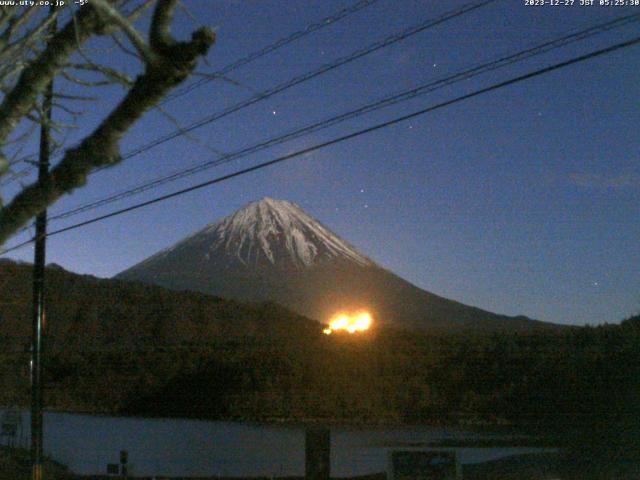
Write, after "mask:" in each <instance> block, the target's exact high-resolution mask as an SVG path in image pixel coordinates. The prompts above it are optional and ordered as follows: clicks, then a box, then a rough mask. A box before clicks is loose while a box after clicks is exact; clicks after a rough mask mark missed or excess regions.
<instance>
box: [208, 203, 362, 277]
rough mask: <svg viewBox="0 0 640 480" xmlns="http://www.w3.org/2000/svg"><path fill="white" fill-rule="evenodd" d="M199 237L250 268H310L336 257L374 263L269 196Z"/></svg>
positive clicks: (297, 210) (292, 206) (290, 205)
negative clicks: (269, 265)
mask: <svg viewBox="0 0 640 480" xmlns="http://www.w3.org/2000/svg"><path fill="white" fill-rule="evenodd" d="M200 235H202V236H203V237H205V238H207V241H208V243H209V245H210V249H211V251H212V252H214V251H219V250H220V249H223V250H224V253H225V254H226V255H231V256H234V257H235V258H237V259H238V260H239V261H240V262H241V263H243V264H245V265H247V266H251V265H262V264H264V263H265V262H269V263H271V264H273V265H278V264H289V265H295V266H310V265H313V264H317V263H318V262H322V261H327V260H332V259H336V258H342V259H345V260H349V261H352V262H356V263H358V264H360V265H369V264H371V263H372V262H371V260H369V259H368V258H366V257H365V256H363V255H362V254H360V253H359V252H358V251H356V250H355V249H354V248H353V247H352V246H351V245H349V244H348V243H347V242H345V241H344V240H342V239H340V238H339V237H338V236H336V235H335V234H334V233H332V232H331V231H330V230H329V229H328V228H326V227H324V226H323V225H321V224H320V223H319V222H318V221H317V220H315V219H313V218H311V217H310V216H309V215H307V214H306V213H305V212H304V211H303V210H302V209H300V207H298V206H297V205H295V204H294V203H291V202H287V201H284V200H275V199H273V198H269V197H265V198H263V199H262V200H260V201H257V202H251V203H249V204H248V205H247V206H245V207H244V208H242V209H240V210H238V211H237V212H235V213H233V214H232V215H229V216H228V217H225V218H223V219H222V220H221V221H220V222H218V223H215V224H213V225H210V226H208V227H206V228H205V229H204V230H203V231H202V233H201V234H200Z"/></svg>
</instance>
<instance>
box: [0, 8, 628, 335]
mask: <svg viewBox="0 0 640 480" xmlns="http://www.w3.org/2000/svg"><path fill="white" fill-rule="evenodd" d="M579 2H580V0H576V1H575V4H574V5H573V6H572V7H569V6H550V5H546V6H526V5H525V4H524V0H502V1H497V2H495V3H494V4H492V5H489V6H486V7H483V8H480V9H478V10H476V11H473V12H470V13H468V14H465V15H463V16H461V17H459V18H456V19H453V20H451V21H448V22H446V23H444V24H442V25H438V26H436V27H434V28H431V29H429V30H427V31H424V32H422V33H419V34H417V35H414V36H413V37H411V38H409V39H407V40H404V41H402V42H399V43H396V44H395V45H392V46H390V47H388V48H384V49H382V50H381V51H378V52H376V53H374V54H371V55H368V56H366V57H364V58H361V59H359V60H356V61H354V62H352V63H350V64H349V65H346V66H343V67H341V68H338V69H335V70H333V71H331V72H329V73H326V74H324V75H321V76H319V77H318V78H316V79H313V80H311V81H308V82H306V83H304V84H302V85H298V86H296V87H294V88H291V89H289V90H287V91H286V92H283V93H281V94H279V95H275V96H273V97H272V98H269V99H267V100H265V101H262V102H259V103H257V104H255V105H253V106H251V107H249V108H246V109H243V110H241V111H239V112H237V113H234V114H232V115H229V116H228V117H226V118H224V119H221V120H219V121H216V122H214V123H212V124H210V125H207V126H205V127H203V128H200V129H197V130H195V131H194V132H193V136H194V137H196V139H189V138H184V137H182V138H179V139H176V140H174V141H171V142H167V143H165V144H163V145H161V146H158V147H156V148H154V149H151V150H149V151H147V152H145V153H143V154H141V155H138V156H135V157H133V158H131V159H129V160H127V161H126V162H125V163H123V164H122V165H120V166H118V167H115V168H112V169H110V170H108V171H103V172H100V173H97V174H95V175H93V176H92V177H91V178H90V180H89V182H88V184H87V185H86V186H85V187H84V188H82V189H81V190H79V191H77V192H76V193H74V194H73V195H70V196H68V197H65V198H64V199H63V200H61V201H60V202H58V204H56V205H55V206H53V207H52V208H51V210H50V212H51V213H52V214H55V213H56V212H60V211H63V210H66V209H69V208H71V207H74V206H76V205H78V204H81V203H84V202H87V201H90V200H94V199H99V198H101V197H103V196H105V195H108V194H109V193H112V192H114V191H119V190H121V189H126V188H128V187H131V186H134V185H137V184H139V183H141V182H144V181H146V180H150V179H153V178H156V177H157V176H158V175H162V174H166V173H170V172H173V171H174V170H176V169H178V168H182V167H186V166H190V165H193V164H197V163H199V162H202V161H204V160H207V159H209V158H212V157H214V156H215V153H214V151H218V152H220V151H221V152H233V151H235V150H238V149H240V148H242V147H244V146H247V145H251V144H254V143H256V142H258V141H260V140H264V139H268V138H270V137H272V136H276V135H279V134H281V133H285V132H287V131H289V130H291V129H293V128H295V127H298V126H303V125H306V124H309V123H312V122H314V121H318V120H322V119H325V118H328V117H331V116H333V115H336V114H339V113H342V112H345V111H348V110H351V109H354V108H356V107H358V106H361V105H364V104H367V103H369V102H372V101H375V100H377V99H379V98H381V97H384V96H386V95H388V94H391V93H396V92H399V91H402V90H404V89H408V88H411V87H414V86H417V85H420V84H422V83H426V82H429V81H431V80H435V79H437V78H440V77H443V76H446V75H449V74H452V73H455V72H458V71H462V70H465V69H467V68H469V67H471V66H474V65H477V64H480V63H483V62H487V61H491V60H493V59H496V58H499V57H501V56H504V55H507V54H510V53H515V52H517V51H519V50H522V49H524V48H527V47H531V46H535V45H537V44H539V43H541V42H543V41H545V40H550V39H553V38H556V37H559V36H562V35H564V34H566V33H568V32H571V31H573V30H579V29H582V28H586V27H588V26H591V25H595V24H597V23H600V22H603V21H605V20H607V19H613V18H615V17H618V16H622V15H627V14H630V13H640V7H604V6H602V7H601V6H597V5H596V6H591V7H586V6H580V5H579ZM597 2H598V0H596V3H597ZM353 3H355V1H351V2H348V1H346V0H341V1H333V0H319V1H315V0H313V1H312V0H305V1H296V2H293V1H289V2H283V1H282V0H260V1H249V0H247V1H232V0H225V1H203V0H193V1H189V0H186V1H185V5H186V6H187V7H188V9H189V10H190V14H191V16H190V15H187V14H186V13H185V12H184V11H179V12H178V13H177V15H176V18H175V22H174V27H175V28H174V32H175V33H176V35H177V36H181V35H182V36H184V35H187V33H188V32H190V31H191V30H193V29H194V28H196V26H198V25H199V24H206V25H210V26H216V27H217V34H218V37H217V41H216V44H215V45H214V47H213V48H212V50H211V51H210V54H209V56H208V58H207V62H208V65H206V64H204V63H203V64H201V65H200V66H199V67H198V71H199V72H212V71H215V70H217V69H219V68H221V67H223V66H225V65H226V64H228V63H230V62H232V61H234V60H236V59H238V58H241V57H243V56H245V55H247V54H248V53H250V52H253V51H255V50H258V49H260V48H262V47H264V46H266V45H268V44H270V43H272V42H274V41H276V40H278V39H279V38H282V37H285V36H287V35H288V34H290V33H292V32H296V31H298V30H302V29H304V28H305V27H306V26H307V25H309V24H313V23H315V22H317V21H319V20H320V19H322V18H323V17H326V16H329V15H331V14H333V13H334V12H336V11H338V10H340V9H341V8H343V7H344V6H347V5H351V4H353ZM465 3H467V2H462V1H435V0H431V1H427V0H423V1H417V0H415V1H410V0H379V1H377V2H375V3H374V4H372V5H371V6H369V7H367V8H365V9H363V10H361V11H359V12H357V13H354V14H353V15H350V16H349V17H347V18H345V19H343V20H340V21H339V22H336V23H335V24H333V25H331V26H328V27H327V28H324V29H322V30H320V31H317V32H315V33H312V34H310V35H308V36H306V37H304V38H303V39H301V40H299V41H296V42H293V43H291V44H290V45H288V46H287V47H285V48H282V49H280V50H278V51H276V52H274V53H272V54H269V55H266V56H264V57H263V58H261V59H259V60H257V61H255V62H252V63H250V64H249V65H246V66H244V67H242V68H239V69H238V70H236V71H234V72H232V73H230V74H229V77H230V79H229V80H233V81H221V80H216V81H212V82H209V83H207V84H206V85H204V86H202V87H200V88H198V89H196V90H194V91H192V92H190V93H189V94H187V95H184V96H181V97H179V98H178V99H176V100H174V101H172V102H168V103H167V104H166V105H164V108H166V110H167V111H168V112H170V113H171V114H172V115H173V116H174V117H176V118H177V119H179V120H180V122H181V124H183V125H189V124H190V123H191V122H194V121H197V120H198V119H200V118H202V117H204V116H206V115H208V114H211V113H213V112H216V111H218V110H221V109H223V108H225V107H228V106H230V105H233V104H235V103H237V102H239V101H242V100H243V99H245V98H248V97H250V96H252V95H255V94H256V92H260V91H263V90H266V89H268V88H270V87H272V86H274V85H277V84H279V83H281V82H284V81H286V80H288V79H290V78H292V77H294V76H297V75H300V74H302V73H304V72H307V71H311V70H313V69H316V68H318V67H319V66H321V65H323V64H326V63H331V62H333V61H334V60H335V59H337V58H339V57H342V56H344V55H347V54H349V53H351V52H353V51H355V50H357V49H359V48H362V47H364V46H366V45H368V44H371V43H373V42H375V41H377V40H381V39H383V38H385V37H387V36H388V35H391V34H393V33H396V32H398V31H400V30H402V29H404V28H407V27H409V26H411V25H414V24H417V23H420V22H422V21H423V20H425V19H427V18H432V17H437V16H439V15H441V14H442V13H444V12H446V11H449V10H454V9H456V8H458V7H460V6H462V5H464V4H465ZM144 20H145V19H143V21H144ZM143 23H144V22H143ZM141 24H142V23H141ZM637 32H638V22H637V21H636V22H635V23H633V24H631V25H627V26H626V27H624V28H621V29H616V30H613V31H610V32H607V33H605V34H601V35H598V36H596V37H593V38H591V39H588V40H586V41H583V42H579V43H576V44H573V45H570V46H567V47H563V48H560V49H557V50H554V51H553V52H550V53H547V54H545V55H542V56H539V57H535V58H532V59H529V60H527V61H524V62H522V63H519V64H516V65H513V66H510V67H507V68H503V69H500V70H497V71H494V72H490V73H487V74H484V75H481V76H479V77H477V78H474V79H472V80H468V81H464V82H460V83H457V84H455V85H453V86H449V87H445V88H442V89H440V90H438V91H436V92H433V93H430V94H428V95H425V96H421V97H418V98H415V99H413V100H411V101H408V102H404V103H402V104H399V105H396V106H393V107H390V108H386V109H383V110H381V111H378V112H375V113H372V114H369V115H365V116H363V117H360V118H358V119H354V120H350V121H348V122H345V123H342V124H339V125H336V126H333V127H331V128H328V129H326V130H323V131H320V132H317V133H314V134H311V135H309V136H305V137H303V138H300V139H297V140H294V141H292V142H289V143H286V144H283V145H280V146H278V147H274V148H271V149H269V150H265V151H262V152H260V153H258V154H255V155H252V156H250V157H247V158H244V159H242V160H236V161H233V162H231V163H229V164H227V165H224V166H221V167H216V168H214V169H211V170H208V171H206V172H201V173H199V174H197V175H195V176H193V177H189V178H186V179H182V180H180V181H177V182H174V183H171V184H168V185H165V186H163V187H162V188H158V189H155V190H152V191H149V192H146V193H145V194H142V195H139V196H136V197H132V198H129V199H126V200H123V201H121V202H117V203H113V204H111V205H109V206H106V207H104V208H101V209H97V210H93V211H90V212H86V213H84V214H82V215H78V216H75V217H72V218H69V219H67V220H64V221H59V222H54V223H52V225H51V228H52V229H53V228H60V227H63V226H65V225H70V224H72V223H75V222H78V221H81V220H85V219H89V218H91V217H93V216H96V215H98V214H102V213H107V212H109V211H111V210H114V209H116V208H122V207H124V206H127V205H130V204H132V203H135V202H138V201H142V200H145V199H149V198H152V197H154V196H156V195H159V194H162V193H167V192H171V191H174V190H177V189H179V188H183V187H186V186H189V185H191V184H194V183H197V182H200V181H204V180H207V179H210V178H214V177H216V176H219V175H222V174H224V173H228V172H231V171H234V170H236V169H238V168H243V167H247V166H250V165H253V164H256V163H259V162H263V161H265V160H269V159H272V158H275V157H276V156H278V155H283V154H286V153H289V152H293V151H296V150H299V149H302V148H305V147H308V146H311V145H314V144H316V143H320V142H322V141H325V140H328V139H331V138H333V137H337V136H340V135H343V134H346V133H349V132H352V131H355V130H358V129H361V128H365V127H367V126H370V125H373V124H375V123H378V122H382V121H385V120H387V119H390V118H393V117H396V116H400V115H403V114H407V113H410V112H412V111H415V110H419V109H421V108H425V107H426V106H429V105H432V104H435V103H438V102H442V101H444V100H447V99H450V98H454V97H457V96H460V95H463V94H466V93H469V92H471V91H473V90H476V89H479V88H482V87H486V86H488V85H491V84H493V83H497V82H499V81H503V80H505V79H508V78H511V77H514V76H517V75H519V74H523V73H526V72H528V71H531V70H535V69H538V68H541V67H544V66H546V65H550V64H552V63H555V62H559V61H562V60H565V59H569V58H572V57H574V56H577V55H581V54H584V53H587V52H589V51H592V50H595V49H598V48H602V47H605V46H608V45H612V44H615V43H618V42H620V41H623V40H626V39H630V38H632V37H634V35H637ZM100 42H101V41H98V42H96V45H99V44H100ZM112 56H113V58H112V59H111V61H112V62H116V63H117V62H120V63H119V65H120V66H121V67H123V68H125V69H129V70H130V72H131V73H135V71H136V70H135V69H136V67H135V63H134V62H133V61H130V59H128V58H127V57H126V56H124V55H120V54H117V52H116V53H114V54H113V55H112ZM200 78H202V77H194V78H193V79H192V80H191V81H197V80H199V79H200ZM121 94H122V89H118V88H113V89H107V90H105V93H104V95H103V96H102V98H101V100H100V101H99V102H97V103H96V104H95V105H89V106H87V105H82V106H81V107H82V108H84V109H87V110H88V113H87V114H86V115H85V116H84V117H82V118H81V119H80V120H79V125H80V128H79V129H77V131H74V132H72V133H71V135H70V138H69V139H68V140H67V143H68V145H72V144H73V143H74V141H76V140H78V139H80V138H81V137H82V135H83V134H86V133H87V132H89V131H90V129H91V128H92V127H93V126H95V125H96V121H97V120H98V119H99V118H100V116H103V115H104V112H105V109H106V108H108V107H109V106H110V105H112V104H113V102H114V101H116V100H117V99H118V98H119V97H120V96H121ZM639 99H640V46H635V47H631V48H627V49H624V50H620V51H617V52H614V53H612V54H610V55H606V56H603V57H599V58H597V59H594V60H589V61H587V62H584V63H581V64H578V65H573V66H569V67H567V68H564V69H562V70H558V71H556V72H552V73H550V74H547V75H544V76H541V77H537V78H534V79H531V80H528V81H525V82H522V83H519V84H517V85H513V86H509V87H506V88H503V89H500V90H497V91H494V92H491V93H488V94H486V95H482V96H479V97H477V98H474V99H471V100H468V101H464V102H461V103H459V104H456V105H453V106H451V107H448V108H445V109H441V110H437V111H435V112H432V113H429V114H427V115H424V116H422V117H419V118H416V119H413V120H410V121H407V122H404V123H400V124H397V125H395V126H391V127H389V128H386V129H383V130H378V131H376V132H374V133H371V134H368V135H364V136H361V137H359V138H357V139H353V140H350V141H346V142H343V143H341V144H339V145H335V146H332V147H329V148H325V149H322V150H320V151H317V152H314V153H311V154H308V155H305V156H304V157H301V158H296V159H292V160H290V161H288V162H284V163H281V164H279V165H277V166H274V167H270V168H268V169H264V170H261V171H258V172H255V173H252V174H249V175H245V176H242V177H239V178H236V179H233V180H230V181H228V182H224V183H221V184H218V185H216V186H212V187H208V188H205V189H202V190H199V191H196V192H193V193H189V194H186V195H183V196H181V197H179V198H174V199H171V200H169V201H167V202H163V203H160V204H156V205H153V206H150V207H146V208H144V209H141V210H137V211H135V212H132V213H128V214H125V215H121V216H119V217H116V218H113V219H109V220H107V221H103V222H100V223H97V224H94V225H91V226H88V227H85V228H81V229H77V230H74V231H72V232H68V233H63V234H60V235H58V236H54V237H52V238H51V239H50V240H49V241H48V257H47V261H48V262H55V263H57V264H59V265H62V266H63V267H64V268H66V269H69V270H71V271H74V272H80V273H88V274H93V275H96V276H99V277H110V276H112V275H114V274H116V273H118V272H120V271H122V270H124V269H125V268H127V267H129V266H131V265H133V264H135V263H137V262H139V261H141V260H143V259H144V258H146V257H148V256H149V255H151V254H153V253H155V252H156V251H158V250H160V249H162V248H164V247H167V246H169V245H171V244H173V243H175V242H176V241H178V240H180V239H182V238H183V237H185V236H187V235H189V234H191V233H193V232H194V231H196V230H199V229H200V228H202V227H203V226H204V225H206V224H208V223H210V222H213V221H215V220H217V219H219V218H221V217H222V216H225V215H227V214H229V213H231V212H233V211H234V210H236V209H238V208H240V207H242V206H243V205H244V204H246V203H247V202H249V201H252V200H256V199H260V198H262V197H264V196H270V197H273V198H278V199H285V200H289V201H292V202H295V203H297V204H298V205H300V206H301V207H302V208H303V209H304V210H306V211H307V212H308V213H309V214H310V215H312V216H314V217H315V218H317V219H318V220H320V221H321V222H322V223H324V224H325V225H327V226H328V227H329V228H331V229H332V230H333V231H334V232H335V233H337V234H338V235H340V236H341V237H343V238H344V239H346V240H347V241H349V242H350V243H352V244H353V245H354V246H356V247H357V248H358V249H359V250H360V251H361V252H363V253H364V254H366V255H368V256H369V257H371V258H372V259H373V260H375V261H376V262H378V263H379V264H381V265H382V266H384V267H386V268H388V269H390V270H392V271H394V272H395V273H397V274H398V275H400V276H402V277H404V278H405V279H407V280H409V281H411V282H412V283H414V284H416V285H417V286H419V287H421V288H424V289H426V290H428V291H430V292H433V293H436V294H439V295H442V296H444V297H447V298H451V299H455V300H458V301H461V302H463V303H466V304H470V305H474V306H478V307H481V308H484V309H487V310H491V311H494V312H498V313H505V314H509V315H517V314H523V315H527V316H529V317H532V318H537V319H541V320H546V321H553V322H559V323H570V324H580V325H582V324H598V323H604V322H610V323H615V322H619V321H620V320H622V319H623V318H625V317H628V316H630V315H632V314H636V313H638V311H639V310H640V268H639V267H638V266H639V265H640V242H639V241H638V239H639V238H640V221H639V220H640V218H639V213H640V212H639V210H640V135H639V129H640V108H639V106H640V105H639V103H640V102H639ZM60 115H62V114H60ZM175 128H176V127H175V125H174V124H173V123H172V122H171V121H169V120H168V119H167V118H166V117H165V116H163V115H162V114H161V113H160V112H158V111H152V112H149V113H148V114H147V115H146V117H145V118H144V119H143V120H142V121H141V122H140V123H139V124H138V125H136V127H135V128H134V129H133V130H132V131H131V132H129V134H128V135H127V136H126V138H125V139H124V140H123V142H122V150H123V151H124V152H127V151H129V150H131V149H133V148H135V147H137V146H139V145H142V144H145V143H147V142H149V141H151V140H153V139H155V138H157V137H158V136H161V135H163V134H165V133H168V132H171V131H172V130H174V129H175ZM4 191H5V194H6V192H9V193H10V192H11V190H6V189H5V190H4ZM26 238H27V236H26V235H24V234H23V235H18V236H16V237H14V238H13V239H12V240H10V241H9V242H8V243H7V245H6V246H11V245H13V244H15V243H17V242H18V241H20V240H24V239H26ZM32 254H33V253H32V248H31V247H27V248H24V249H22V250H20V251H18V252H15V253H13V254H11V255H10V256H11V257H12V258H17V259H22V260H28V261H31V260H32Z"/></svg>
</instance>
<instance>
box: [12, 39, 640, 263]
mask: <svg viewBox="0 0 640 480" xmlns="http://www.w3.org/2000/svg"><path fill="white" fill-rule="evenodd" d="M638 43H640V37H636V38H634V39H631V40H628V41H626V42H622V43H617V44H615V45H612V46H610V47H606V48H603V49H600V50H596V51H593V52H590V53H588V54H585V55H581V56H579V57H574V58H572V59H570V60H566V61H564V62H560V63H556V64H554V65H551V66H549V67H544V68H541V69H538V70H535V71H533V72H530V73H526V74H524V75H520V76H517V77H514V78H511V79H509V80H505V81H503V82H499V83H496V84H493V85H491V86H489V87H485V88H481V89H479V90H475V91H473V92H471V93H468V94H465V95H461V96H459V97H456V98H454V99H452V100H447V101H445V102H441V103H438V104H436V105H432V106H430V107H427V108H423V109H421V110H418V111H416V112H413V113H409V114H407V115H402V116H400V117H396V118H394V119H392V120H387V121H385V122H382V123H378V124H376V125H373V126H371V127H367V128H365V129H362V130H358V131H356V132H353V133H350V134H347V135H343V136H340V137H337V138H334V139H332V140H328V141H326V142H322V143H319V144H316V145H313V146H311V147H308V148H304V149H302V150H298V151H296V152H293V153H289V154H287V155H283V156H281V157H277V158H275V159H273V160H269V161H267V162H263V163H259V164H257V165H254V166H252V167H248V168H245V169H242V170H238V171H236V172H233V173H230V174H227V175H223V176H221V177H217V178H214V179H212V180H208V181H206V182H202V183H199V184H196V185H192V186H191V187H188V188H184V189H182V190H178V191H175V192H172V193H169V194H166V195H162V196H160V197H156V198H154V199H151V200H147V201H145V202H141V203H137V204H135V205H132V206H129V207H126V208H123V209H120V210H116V211H114V212H111V213H107V214H105V215H101V216H98V217H95V218H92V219H90V220H85V221H83V222H79V223H76V224H73V225H70V226H68V227H64V228H60V229H58V230H53V231H51V232H50V233H48V234H47V237H50V236H53V235H57V234H60V233H63V232H68V231H70V230H75V229H77V228H80V227H84V226H86V225H90V224H92V223H96V222H99V221H102V220H106V219H108V218H111V217H115V216H118V215H121V214H124V213H127V212H131V211H133V210H137V209H139V208H142V207H146V206H148V205H152V204H155V203H159V202H162V201H164V200H168V199H170V198H174V197H177V196H180V195H183V194H185V193H189V192H192V191H195V190H199V189H201V188H204V187H208V186H210V185H214V184H216V183H221V182H223V181H226V180H230V179H232V178H235V177H239V176H241V175H245V174H248V173H251V172H254V171H257V170H262V169H263V168H267V167H270V166H272V165H275V164H278V163H282V162H284V161H286V160H290V159H292V158H295V157H299V156H302V155H306V154H308V153H311V152H314V151H316V150H320V149H323V148H326V147H329V146H331V145H335V144H337V143H341V142H344V141H346V140H351V139H353V138H356V137H359V136H362V135H365V134H367V133H371V132H374V131H377V130H380V129H382V128H386V127H389V126H392V125H395V124H397V123H400V122H404V121H406V120H409V119H412V118H416V117H419V116H422V115H425V114H427V113H430V112H433V111H435V110H439V109H441V108H444V107H448V106H450V105H454V104H457V103H460V102H462V101H465V100H468V99H470V98H474V97H477V96H479V95H482V94H485V93H488V92H492V91H494V90H498V89H500V88H504V87H506V86H509V85H513V84H515V83H519V82H522V81H524V80H528V79H530V78H533V77H537V76H540V75H544V74H546V73H549V72H552V71H555V70H559V69H561V68H564V67H567V66H569V65H573V64H576V63H579V62H583V61H586V60H589V59H592V58H595V57H599V56H602V55H605V54H608V53H611V52H614V51H617V50H621V49H623V48H627V47H631V46H633V45H636V44H638ZM34 240H35V239H34V238H32V239H30V240H26V241H24V242H22V243H19V244H17V245H14V246H13V247H11V248H9V249H6V250H3V251H2V252H0V255H3V254H6V253H9V252H11V251H14V250H17V249H18V248H22V247H24V246H25V245H28V244H29V243H32V242H33V241H34Z"/></svg>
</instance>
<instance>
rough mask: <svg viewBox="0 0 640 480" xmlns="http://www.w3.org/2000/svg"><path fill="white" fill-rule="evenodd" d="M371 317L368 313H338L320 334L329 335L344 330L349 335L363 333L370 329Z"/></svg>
mask: <svg viewBox="0 0 640 480" xmlns="http://www.w3.org/2000/svg"><path fill="white" fill-rule="evenodd" d="M371 322H372V320H371V315H370V314H369V312H358V313H356V314H355V315H347V314H346V313H338V314H337V315H336V316H334V317H333V318H332V319H331V321H330V322H329V327H328V328H325V329H324V330H323V331H322V332H323V333H324V334H325V335H331V334H332V333H333V332H335V331H340V330H346V331H347V332H349V333H356V332H364V331H365V330H368V329H369V327H371Z"/></svg>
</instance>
